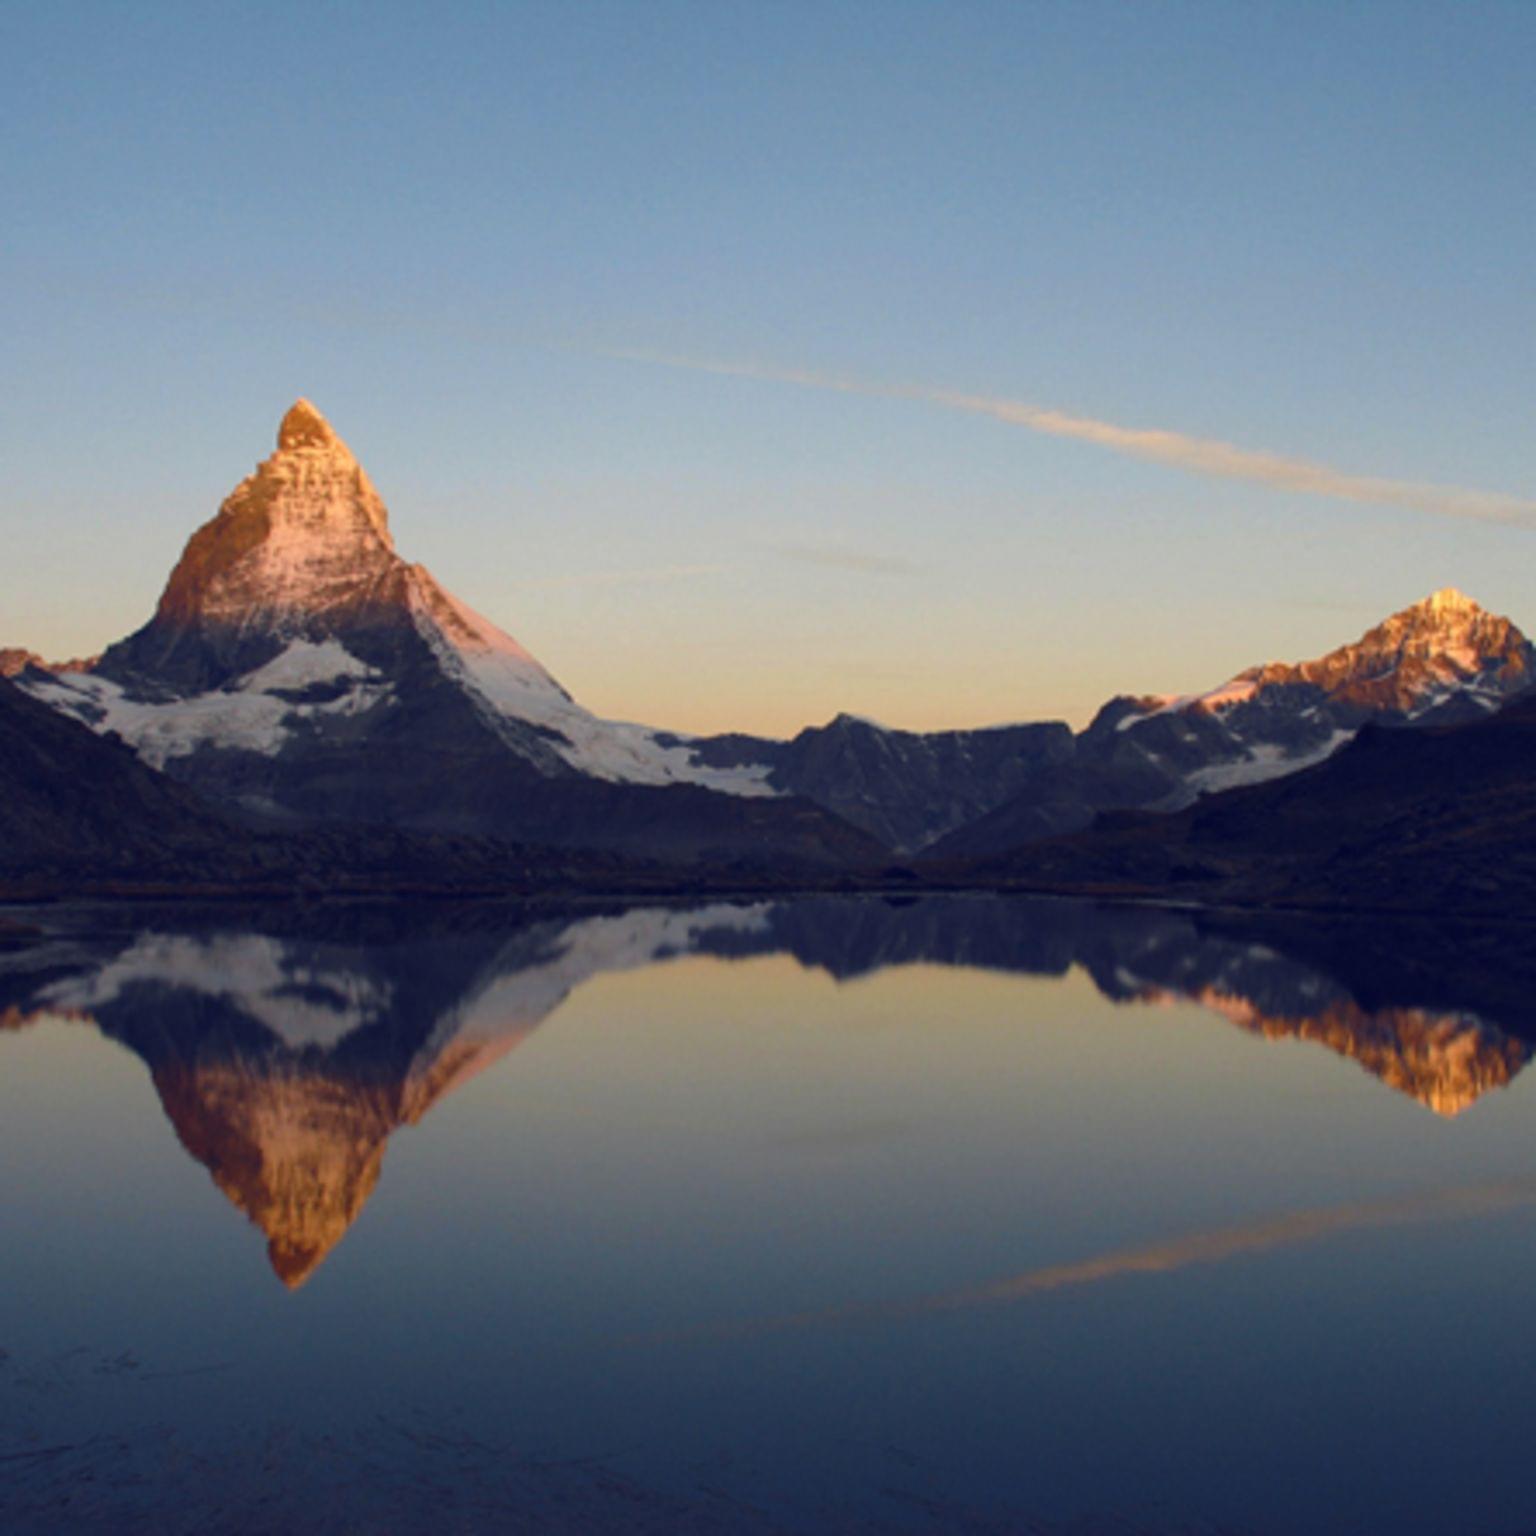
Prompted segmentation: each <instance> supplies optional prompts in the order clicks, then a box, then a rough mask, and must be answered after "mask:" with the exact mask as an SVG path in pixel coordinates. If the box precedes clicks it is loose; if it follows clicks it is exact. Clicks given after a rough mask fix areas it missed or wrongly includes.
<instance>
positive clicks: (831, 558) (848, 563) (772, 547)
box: [763, 540, 921, 576]
mask: <svg viewBox="0 0 1536 1536" xmlns="http://www.w3.org/2000/svg"><path fill="white" fill-rule="evenodd" d="M763 548H765V549H766V550H768V551H769V552H770V553H771V554H775V555H777V556H778V557H779V558H780V559H781V560H794V561H797V562H798V563H799V564H801V565H820V566H825V567H826V568H827V569H829V570H834V571H852V572H855V573H856V574H858V575H861V576H916V575H917V574H918V572H919V570H920V569H921V567H920V566H919V565H918V564H917V563H916V562H915V561H913V560H907V559H904V558H902V556H900V555H890V554H886V553H884V552H882V551H880V550H874V549H859V548H857V547H855V546H854V545H851V544H831V543H828V544H817V543H810V542H806V543H797V542H795V541H793V540H788V541H776V542H773V543H768V544H765V545H763Z"/></svg>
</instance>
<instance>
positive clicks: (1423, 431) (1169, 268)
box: [0, 0, 1536, 732]
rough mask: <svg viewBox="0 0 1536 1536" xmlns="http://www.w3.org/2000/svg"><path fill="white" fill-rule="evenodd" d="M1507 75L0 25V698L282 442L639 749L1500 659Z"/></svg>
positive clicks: (465, 13)
mask: <svg viewBox="0 0 1536 1536" xmlns="http://www.w3.org/2000/svg"><path fill="white" fill-rule="evenodd" d="M1533 58H1536V5H1528V4H1508V5H1498V4H1475V5H1474V4H1458V3H1452V0H1446V3H1444V4H1439V5H1416V4H1411V3H1408V0H1400V3H1391V4H1371V3H1366V0H1358V3H1353V4H1349V5H1325V4H1305V3H1300V0H1297V3H1291V4H1285V5H1273V6H1268V5H1263V4H1258V3H1247V4H1243V5H1237V6H1235V5H1230V4H1226V3H1221V4H1209V5H1176V4H1156V3H1145V4H1142V3H1137V4H1116V5H1094V4H1085V3H1074V4H1071V5H1068V4H1065V3H1062V4H1052V5H1043V4H1042V5H1033V6H1032V5H1024V4H1000V5H984V4H963V3H956V4H944V5H939V4H931V5H921V4H901V3H896V0H886V3H879V4H859V5H855V4H836V3H815V4H810V3H807V4H794V3H782V4H778V3H775V4H769V3H761V4H756V5H734V4H730V3H724V0H711V3H702V0H701V3H698V4H687V5H684V4H664V3H650V4H629V3H625V4H601V3H597V4H580V5H570V4H547V5H512V4H501V5H490V4H486V5H473V4H467V3H461V4H455V5H452V6H442V5H439V6H431V5H427V4H419V5H416V4H412V5H405V4H396V5H390V4H383V3H374V4H368V5H361V4H357V5H352V4H307V5H302V6H301V5H281V4H271V5H263V4H246V5H240V4H228V5H219V6H208V5H205V4H187V5H172V4H157V3H150V0H141V3H137V4H134V5H131V6H128V5H121V4H116V3H113V4H88V3H74V4H57V5H45V6H25V5H21V4H18V3H11V4H5V3H0V135H3V138H0V150H3V152H0V198H3V203H0V206H3V208H4V210H5V214H4V221H3V225H0V229H3V234H0V334H3V335H4V337H5V344H4V351H3V356H4V359H5V373H6V376H7V377H6V388H5V394H4V409H3V412H0V462H3V466H4V477H3V482H0V484H3V493H0V548H3V550H4V557H3V562H0V644H25V645H28V646H31V647H33V648H35V649H39V650H42V651H44V652H47V653H49V654H53V655H60V654H75V653H79V652H82V651H89V650H95V649H97V648H99V647H100V646H101V645H102V644H104V643H105V642H107V641H109V640H111V639H115V638H117V637H119V636H121V635H122V634H124V633H126V632H127V631H129V630H130V629H132V628H134V627H136V626H137V625H138V624H139V623H141V622H142V621H143V620H144V619H145V618H146V617H147V616H148V614H149V612H150V611H151V609H152V607H153V604H154V602H155V600H156V598H157V596H158V594H159V590H160V587H161V586H162V584H163V582H164V579H165V577H166V575H167V573H168V572H169V569H170V567H171V565H172V564H173V563H174V561H175V559H176V557H177V555H178V554H179V552H180V549H181V546H182V544H183V543H184V542H185V540H186V538H187V536H188V535H189V534H190V533H191V532H192V530H193V529H194V528H195V527H196V526H197V525H198V524H199V523H201V522H203V521H204V520H206V518H208V517H209V516H210V515H212V513H213V511H214V510H215V509H216V507H217V505H218V503H219V501H220V500H221V499H222V497H223V496H224V495H225V494H226V493H227V492H228V491H229V490H230V489H231V488H232V487H233V485H234V484H235V482H236V481H238V480H239V479H240V478H241V476H243V475H244V474H246V473H248V472H249V470H250V469H251V467H252V466H253V465H254V463H255V461H256V460H257V459H258V458H261V457H264V456H265V455H266V454H267V453H268V452H269V451H270V449H271V446H272V441H273V435H274V433H275V431H276V426H277V421H278V418H279V417H280V416H281V414H282V412H283V410H284V409H285V408H286V407H287V405H288V404H289V403H290V402H291V401H292V400H293V399H294V398H295V397H296V396H298V395H301V394H302V395H307V396H308V397H310V398H311V399H313V400H314V401H315V402H316V403H317V404H318V405H319V406H320V407H321V409H322V410H324V411H325V412H326V414H327V415H328V416H329V417H330V419H331V421H332V422H333V424H334V425H335V426H336V428H337V430H338V431H339V432H340V433H341V434H342V435H343V436H344V437H345V438H346V439H347V440H348V442H349V443H350V444H351V446H352V448H353V449H354V451H356V452H357V454H358V455H359V457H360V458H361V459H362V460H363V462H364V464H365V465H366V466H367V467H368V469H369V472H370V474H371V475H372V477H373V479H374V481H375V483H376V484H377V485H378V487H379V489H380V491H381V492H382V494H383V495H384V497H385V499H386V501H387V502H388V503H389V506H390V510H391V515H392V519H393V525H394V530H395V535H396V540H397V543H398V544H399V546H400V548H401V551H402V553H404V554H405V555H406V556H407V557H408V558H411V559H416V560H421V561H424V562H425V563H426V564H427V565H429V566H430V567H431V568H432V570H433V571H434V572H435V574H436V575H437V576H438V577H439V578H440V579H441V580H442V581H443V582H444V583H445V584H446V585H447V586H448V587H449V588H450V589H452V590H454V591H455V592H457V593H458V594H459V595H460V596H462V597H464V598H465V599H466V600H468V601H469V602H471V603H472V604H473V605H474V606H476V607H477V608H479V609H481V610H482V611H484V612H486V613H487V614H488V615H489V616H491V617H492V618H494V619H495V620H497V622H499V623H501V624H502V625H503V626H504V627H505V628H507V629H508V630H510V631H511V632H512V633H513V634H515V635H516V636H518V638H519V639H521V640H522V641H523V642H524V644H526V645H527V646H528V647H529V648H530V649H532V650H533V651H534V652H535V654H537V655H538V656H539V657H540V658H541V659H542V660H543V661H544V662H545V663H546V664H547V665H548V666H549V667H550V668H551V670H552V671H554V672H555V674H556V675H557V676H558V677H560V679H561V680H562V681H563V682H564V683H565V684H566V685H567V686H568V687H570V688H571V689H572V691H573V692H574V693H575V694H576V695H577V697H578V698H580V699H581V700H582V701H583V702H584V703H586V704H588V705H589V706H591V707H593V708H595V709H597V710H599V711H600V712H602V713H605V714H611V715H618V716H622V717H627V718H632V719H642V720H647V721H651V722H653V723H657V724H663V725H671V726H676V727H680V728H692V729H699V730H708V729H716V728H723V727H730V726H736V727H743V728H751V729H757V730H765V731H776V732H788V731H792V730H794V729H796V728H797V727H799V726H800V725H802V724H805V723H808V722H813V721H820V720H824V719H826V718H827V717H828V716H830V715H831V714H832V713H834V712H835V711H837V710H838V709H851V710H854V711H858V712H861V713H866V714H871V715H875V716H877V717H879V718H882V719H885V720H887V721H889V722H890V723H892V724H896V725H904V726H911V727H938V726H953V725H963V724H982V723H987V722H993V721H1000V720H1014V719H1026V718H1038V717H1044V716H1053V715H1064V716H1066V717H1068V718H1070V719H1072V720H1074V721H1076V722H1081V721H1083V720H1085V719H1086V718H1087V717H1088V716H1089V715H1090V714H1091V713H1092V710H1093V709H1094V707H1095V706H1096V705H1097V704H1098V703H1099V702H1101V701H1102V700H1103V699H1104V698H1105V697H1107V696H1109V695H1110V694H1112V693H1115V692H1120V691H1129V692H1142V691H1155V692H1162V691H1186V690H1193V689H1196V688H1202V687H1206V686H1210V685H1212V684H1215V683H1217V682H1219V681H1221V680H1222V679H1223V678H1225V677H1226V676H1228V675H1229V674H1231V673H1232V672H1234V671H1236V670H1238V669H1239V668H1240V667H1243V666H1245V665H1248V664H1249V663H1252V662H1255V661H1260V660H1264V659H1266V658H1269V657H1284V658H1293V657H1299V656H1304V655H1310V654H1316V653H1317V652H1319V651H1322V650H1325V649H1327V648H1329V647H1330V646H1332V645H1334V644H1337V643H1339V642H1342V641H1345V640H1348V639H1352V638H1354V636H1355V635H1357V634H1358V633H1359V632H1360V631H1361V630H1362V629H1364V628H1365V627H1366V626H1367V625H1369V624H1370V623H1372V622H1374V621H1375V620H1376V619H1377V618H1379V617H1381V616H1382V615H1384V614H1385V613H1387V612H1389V611H1392V610H1393V609H1396V608H1399V607H1402V606H1403V605H1405V604H1406V603H1408V602H1411V601H1413V600H1415V599H1417V598H1419V597H1421V596H1423V595H1424V594H1425V593H1427V592H1429V591H1430V590H1432V589H1433V588H1436V587H1439V586H1444V585H1455V586H1459V587H1462V588H1464V589H1465V590H1467V591H1469V592H1471V593H1472V595H1474V596H1475V597H1477V598H1478V599H1479V600H1480V601H1482V602H1483V603H1485V604H1486V605H1487V606H1489V607H1492V608H1495V609H1498V610H1500V611H1503V612H1507V613H1509V614H1510V615H1511V616H1512V617H1514V618H1515V619H1516V620H1517V621H1521V622H1523V623H1526V624H1527V625H1528V626H1529V627H1532V628H1536V604H1533V603H1531V602H1530V601H1529V588H1530V576H1531V571H1532V559H1533V556H1536V507H1531V506H1529V505H1528V504H1529V503H1531V501H1532V499H1533V498H1536V477H1533V475H1532V472H1531V457H1530V444H1531V442H1532V440H1533V432H1532V427H1533V421H1532V402H1533V400H1536V347H1533V345H1532V338H1533V336H1536V285H1533V284H1532V281H1531V276H1530V273H1531V254H1530V253H1531V251H1532V249H1533V248H1536V133H1533V132H1532V116H1531V89H1530V78H1531V61H1532V59H1533ZM661 357H667V358H672V359H694V360H702V361H707V362H711V363H715V364H720V365H723V370H722V371H706V370H704V369H700V368H694V367H686V366H677V365H676V364H675V363H663V362H660V361H656V360H655V359H657V358H661ZM788 375H801V376H810V377H811V378H813V379H822V380H826V379H833V378H835V379H853V380H857V381H859V382H860V388H859V389H858V390H856V391H848V390H838V389H827V388H819V387H812V386H810V385H807V384H805V383H794V382H789V381H788V378H787V376H788ZM940 396H948V397H955V396H965V397H974V398H976V399H979V400H981V401H983V402H985V401H991V400H996V399H1002V400H1009V401H1021V402H1026V403H1027V404H1028V405H1030V406H1032V407H1035V408H1038V409H1042V410H1046V411H1056V412H1064V413H1067V414H1069V415H1071V416H1073V417H1077V418H1086V419H1088V420H1089V421H1091V422H1093V423H1107V424H1111V425H1112V426H1114V427H1122V428H1124V427H1129V428H1143V429H1146V428H1151V429H1161V430H1164V431H1167V432H1174V433H1179V434H1183V435H1184V436H1185V437H1188V438H1192V439H1198V440H1215V441H1217V442H1220V443H1226V444H1233V445H1237V446H1238V447H1239V448H1242V449H1245V450H1250V451H1253V452H1264V453H1268V454H1272V455H1277V456H1280V457H1281V458H1282V459H1283V460H1286V461H1289V460H1292V459H1299V460H1305V461H1307V462H1309V463H1320V464H1323V465H1326V466H1328V467H1329V468H1330V469H1332V470H1336V471H1338V472H1340V474H1342V475H1349V476H1365V477H1372V478H1373V479H1380V480H1390V481H1397V482H1411V483H1412V484H1414V485H1418V484H1420V483H1429V484H1434V485H1441V486H1451V487H1458V488H1462V489H1463V490H1466V491H1475V492H1480V493H1488V494H1489V495H1500V496H1504V497H1507V498H1512V499H1513V501H1514V502H1515V503H1526V504H1527V505H1525V506H1521V505H1516V506H1514V507H1512V508H1509V507H1506V508H1504V509H1503V511H1504V512H1505V514H1506V519H1507V520H1505V521H1490V520H1484V519H1481V518H1475V517H1469V516H1466V515H1462V514H1463V513H1464V512H1465V511H1467V510H1469V509H1470V510H1479V511H1481V510H1487V504H1485V503H1483V502H1480V501H1474V502H1468V501H1467V500H1466V499H1465V498H1464V497H1451V498H1449V499H1447V498H1445V497H1438V498H1436V497H1427V498H1426V496H1423V495H1420V494H1419V493H1418V492H1410V493H1403V494H1396V495H1393V496H1388V497H1387V498H1386V502H1387V503H1390V504H1379V503H1374V502H1370V501H1360V500H1355V499H1350V497H1349V496H1347V495H1339V494H1316V493H1312V492H1308V491H1305V490H1300V489H1297V488H1296V487H1295V485H1294V483H1293V484H1292V485H1290V486H1289V487H1286V486H1278V487H1277V486H1276V485H1275V484H1272V483H1265V479H1266V476H1265V475H1264V474H1258V475H1255V474H1252V473H1241V474H1239V476H1238V477H1236V478H1232V477H1218V476H1213V475H1211V474H1209V473H1205V472H1202V471H1201V469H1200V468H1199V463H1200V462H1201V461H1202V460H1203V462H1205V463H1206V464H1207V466H1208V465H1209V462H1210V460H1211V454H1210V452H1208V451H1205V450H1201V449H1199V448H1198V445H1196V448H1195V449H1194V450H1189V449H1187V447H1181V446H1180V444H1178V443H1175V444H1174V445H1173V451H1172V453H1171V455H1165V456H1164V460H1163V461H1161V462H1158V461H1149V460H1147V459H1144V458H1138V457H1133V456H1127V455H1126V454H1125V453H1123V452H1117V451H1115V447H1114V442H1113V440H1111V441H1110V442H1109V445H1108V446H1106V435H1105V434H1104V433H1103V432H1102V431H1098V430H1097V429H1095V430H1094V431H1091V432H1089V433H1088V434H1087V435H1086V436H1085V435H1082V434H1081V433H1079V434H1078V435H1075V436H1059V435H1051V434H1049V433H1042V432H1040V431H1038V430H1031V429H1030V428H1029V427H1027V426H1022V425H1018V424H1016V423H1015V422H1010V421H1006V420H1000V419H998V417H997V416H996V415H995V414H993V415H988V414H985V413H984V412H978V411H977V410H975V409H955V408H953V402H952V400H951V403H950V404H945V403H944V402H943V401H942V400H941V399H939V398H938V397H940ZM1016 414H1017V413H1015V415H1016ZM1111 438H1112V435H1111ZM1170 457H1171V459H1172V462H1169V461H1168V460H1169V458H1170ZM1192 464H1194V465H1195V467H1191V465H1192ZM1244 465H1247V466H1248V468H1249V469H1252V467H1253V466H1252V464H1251V462H1250V461H1247V460H1241V461H1238V467H1239V469H1240V470H1241V469H1242V468H1243V466H1244ZM1281 467H1282V469H1283V468H1284V466H1281ZM1267 478H1268V479H1270V480H1273V479H1274V478H1275V476H1274V474H1270V475H1268V477H1267ZM1324 483H1325V485H1328V486H1333V488H1334V490H1337V489H1339V486H1338V484H1337V483H1336V482H1334V481H1325V482H1324ZM1345 488H1346V489H1347V485H1346V487H1345ZM1426 500H1427V501H1428V502H1429V503H1430V504H1432V505H1434V506H1439V507H1440V508H1441V510H1438V511H1436V510H1425V509H1424V504H1425V502H1426ZM1522 524H1527V525H1529V526H1522Z"/></svg>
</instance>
